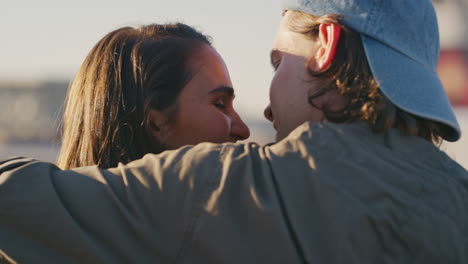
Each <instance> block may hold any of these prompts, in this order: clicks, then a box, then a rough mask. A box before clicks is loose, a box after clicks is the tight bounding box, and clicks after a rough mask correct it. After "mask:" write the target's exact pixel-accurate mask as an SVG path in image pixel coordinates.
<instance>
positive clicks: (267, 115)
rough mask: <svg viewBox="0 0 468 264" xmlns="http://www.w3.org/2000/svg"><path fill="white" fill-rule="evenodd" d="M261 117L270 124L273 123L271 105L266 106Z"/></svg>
mask: <svg viewBox="0 0 468 264" xmlns="http://www.w3.org/2000/svg"><path fill="white" fill-rule="evenodd" d="M263 115H264V116H265V118H266V119H268V120H270V121H271V122H273V120H274V118H273V112H272V111H271V105H268V106H267V107H266V108H265V111H263Z"/></svg>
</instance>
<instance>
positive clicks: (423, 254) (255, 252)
mask: <svg viewBox="0 0 468 264" xmlns="http://www.w3.org/2000/svg"><path fill="white" fill-rule="evenodd" d="M285 10H286V11H285V13H284V15H283V20H282V23H281V26H280V29H279V32H278V37H277V40H276V42H275V46H274V48H273V50H272V52H271V61H272V64H273V66H274V68H275V69H276V73H275V76H274V78H273V80H272V84H271V91H270V99H271V104H270V106H269V107H267V109H266V110H265V115H266V117H267V118H268V119H269V120H271V121H272V122H273V123H274V126H275V128H276V130H277V139H278V143H276V144H274V145H270V146H265V147H260V146H258V145H256V144H223V145H216V144H200V145H197V146H194V147H185V148H182V149H179V150H176V151H169V152H165V153H163V154H161V155H147V156H145V157H144V158H143V159H141V160H137V161H134V162H132V163H130V164H127V165H120V166H119V167H118V168H113V169H109V170H99V169H97V168H96V167H87V168H79V169H75V170H71V171H61V170H59V169H58V168H56V167H55V166H54V165H53V164H48V163H42V162H36V161H32V160H29V159H11V160H7V161H4V162H3V163H2V165H1V166H0V173H1V174H0V256H1V257H2V258H3V260H4V261H6V262H9V261H10V262H13V261H14V260H16V261H18V262H20V263H37V262H41V261H42V262H47V263H75V262H80V263H81V262H82V263H154V262H157V263H468V173H467V171H466V170H465V169H463V168H462V167H461V166H459V165H458V164H457V163H456V162H454V161H453V160H451V159H450V158H449V157H448V156H447V155H445V154H444V153H443V152H441V151H440V150H439V149H438V148H437V147H436V146H435V144H434V143H436V142H438V141H439V140H441V138H444V139H446V140H451V141H455V140H457V139H458V138H459V137H460V130H459V127H458V124H457V121H456V119H455V117H454V115H453V112H452V109H451V107H450V104H449V103H448V100H447V97H446V95H445V93H444V91H443V88H442V86H441V84H440V81H439V79H438V77H437V74H436V73H435V68H436V65H437V58H438V52H439V46H438V32H437V22H436V17H435V14H434V10H433V8H432V5H431V3H430V1H428V0H411V1H406V0H392V1H390V0H387V1H382V0H328V1H314V0H296V1H291V2H288V3H286V5H285ZM305 121H308V122H306V123H305V124H302V123H303V122H305ZM2 258H0V260H1V259H2Z"/></svg>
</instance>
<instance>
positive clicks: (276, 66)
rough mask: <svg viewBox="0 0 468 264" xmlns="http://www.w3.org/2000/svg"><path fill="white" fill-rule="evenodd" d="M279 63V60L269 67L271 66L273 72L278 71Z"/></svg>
mask: <svg viewBox="0 0 468 264" xmlns="http://www.w3.org/2000/svg"><path fill="white" fill-rule="evenodd" d="M280 63H281V61H280V60H277V61H274V62H273V63H272V64H271V65H272V66H273V71H276V70H278V67H279V65H280Z"/></svg>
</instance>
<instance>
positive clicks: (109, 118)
mask: <svg viewBox="0 0 468 264" xmlns="http://www.w3.org/2000/svg"><path fill="white" fill-rule="evenodd" d="M233 99H234V89H233V88H232V83H231V80H230V77H229V73H228V71H227V68H226V66H225V64H224V61H223V59H222V58H221V56H220V55H219V54H218V53H217V52H216V50H215V49H214V48H213V47H212V46H211V42H210V40H209V38H208V37H207V36H205V35H203V34H202V33H200V32H198V31H196V30H195V29H193V28H192V27H190V26H187V25H184V24H180V23H178V24H164V25H159V24H151V25H147V26H142V27H139V28H132V27H124V28H120V29H117V30H115V31H113V32H110V33H109V34H107V35H106V36H105V37H104V38H102V39H101V40H100V41H99V42H98V43H97V44H96V45H95V47H94V48H93V49H92V50H91V52H90V53H89V54H88V56H87V58H86V59H85V61H84V62H83V64H82V66H81V68H80V69H79V71H78V73H77V75H76V77H75V78H74V80H73V81H72V83H71V85H70V88H69V91H68V95H67V100H66V105H65V112H64V118H63V136H62V147H61V150H60V154H59V159H58V166H59V167H61V168H62V169H69V168H73V167H80V166H88V165H97V166H99V167H100V168H109V167H114V166H116V165H117V164H118V163H119V162H123V163H127V162H129V161H132V160H135V159H138V158H141V157H142V156H143V155H144V154H146V153H159V152H161V151H164V150H167V149H175V148H178V147H181V146H183V145H188V144H197V143H200V142H215V143H222V142H235V141H237V140H242V139H246V138H248V136H249V129H248V128H247V126H246V125H245V124H244V122H243V121H242V120H241V119H240V117H239V115H238V114H237V112H236V111H235V110H234V108H233V105H232V102H233Z"/></svg>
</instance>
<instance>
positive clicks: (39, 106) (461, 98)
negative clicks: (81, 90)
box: [0, 0, 468, 168]
mask: <svg viewBox="0 0 468 264" xmlns="http://www.w3.org/2000/svg"><path fill="white" fill-rule="evenodd" d="M51 1H52V0H51ZM46 2H47V1H46ZM49 2H50V1H49ZM205 2H207V3H208V0H206V1H201V2H200V3H201V4H200V3H199V4H200V5H203V3H205ZM270 2H271V1H270V0H268V1H266V0H265V1H263V0H259V1H258V2H256V4H249V5H250V6H251V9H253V10H251V13H249V11H248V10H244V9H243V8H244V5H245V4H246V3H243V2H242V1H239V2H238V3H237V4H236V3H231V4H233V5H238V6H232V7H226V6H223V5H219V6H215V7H216V8H218V10H217V11H216V12H217V13H216V12H215V11H213V12H214V14H215V15H214V16H215V18H213V19H214V20H216V19H218V17H216V15H219V18H223V19H224V21H225V23H226V25H224V26H223V27H222V28H220V29H218V28H214V27H213V28H210V27H211V26H212V24H213V22H212V21H209V20H201V19H202V18H199V17H196V16H195V15H194V16H193V17H190V16H191V14H188V13H187V14H182V16H184V17H187V18H188V19H190V20H187V21H183V22H186V23H189V24H194V23H193V22H191V21H196V23H199V24H201V25H203V28H202V29H209V30H208V31H207V32H208V33H209V34H211V35H212V36H213V37H214V40H215V46H216V48H217V49H218V50H219V51H220V53H221V54H222V55H223V56H224V58H225V60H226V62H227V64H228V67H229V69H230V71H231V75H232V77H233V82H234V84H235V85H236V84H237V86H238V87H247V88H243V89H241V88H236V89H237V95H238V96H237V99H236V100H237V102H236V107H237V108H238V110H239V112H240V114H241V116H242V117H243V118H244V119H245V121H246V123H247V124H248V125H249V127H250V128H251V135H252V136H251V138H250V139H249V141H255V142H259V143H261V144H265V143H269V142H272V141H273V137H274V131H273V128H272V126H271V124H270V123H269V122H267V121H266V120H264V119H263V117H262V114H261V109H263V107H265V106H266V104H267V101H268V83H269V78H270V77H271V72H268V71H269V69H268V70H265V69H267V68H269V67H270V66H269V65H268V50H269V48H270V45H271V43H272V40H273V38H274V33H275V30H276V26H277V22H279V20H280V15H278V14H279V13H280V10H279V5H272V4H271V3H270ZM433 2H434V5H435V7H436V11H437V15H438V18H439V25H440V37H441V56H440V63H439V68H438V71H439V74H440V77H441V79H442V82H443V84H444V87H445V88H446V90H447V93H448V95H449V98H450V100H451V102H452V104H453V106H454V109H455V112H456V115H457V117H458V120H459V122H460V125H461V127H462V132H463V135H462V139H461V140H460V141H458V142H456V143H448V142H444V143H443V145H442V146H441V148H442V149H443V150H444V151H446V152H447V153H448V154H449V155H450V156H451V157H452V158H454V159H455V160H457V161H458V162H459V163H461V164H462V165H463V166H464V167H465V168H468V135H467V133H468V26H467V24H468V19H467V17H468V0H434V1H433ZM159 3H161V1H159ZM213 3H215V2H214V1H213ZM249 3H250V2H249ZM206 5H207V6H209V5H208V4H206ZM210 5H211V6H212V5H213V4H210ZM255 5H258V6H255ZM265 6H268V8H269V10H265ZM34 8H36V9H37V10H41V6H38V7H34ZM223 8H224V9H225V8H230V9H235V8H238V9H237V10H235V12H234V14H233V15H232V16H233V17H232V18H230V17H229V15H227V14H218V13H219V12H221V11H220V10H223ZM146 9H148V8H146ZM18 10H19V9H18ZM137 11H138V10H137ZM241 11H242V12H243V15H244V16H245V17H244V20H245V21H244V22H243V24H242V23H238V24H236V23H235V22H234V21H237V20H238V17H237V15H238V14H239V12H241ZM41 12H43V13H44V12H45V11H44V9H43V10H42V11H41ZM125 12H131V11H130V10H126V11H125ZM141 12H143V11H141ZM165 12H166V13H167V12H168V13H170V11H168V10H165ZM180 12H182V11H180V10H177V14H180ZM274 12H277V13H278V14H277V13H274ZM263 13H265V19H264V20H262V21H263V22H262V21H260V20H259V19H258V16H259V15H261V14H263ZM270 13H271V14H270ZM236 14H237V15H236ZM268 14H270V15H268ZM0 15H2V14H1V11H0ZM136 15H138V14H136ZM141 15H142V16H144V14H141ZM169 16H172V15H171V14H169ZM203 19H206V18H203ZM229 19H232V21H231V22H230V20H229ZM208 21H209V22H208ZM272 21H274V22H272ZM0 22H2V21H1V19H0ZM122 22H125V21H122ZM122 22H121V23H122ZM156 22H157V21H156ZM163 22H165V21H163ZM12 23H13V24H12V26H13V27H14V26H15V25H14V22H12ZM32 23H34V22H32ZM262 23H263V24H262ZM255 25H257V27H255ZM230 26H232V28H231V29H230V30H226V28H228V29H229V27H230ZM83 27H84V26H83ZM235 29H238V31H235ZM44 30H46V29H44ZM107 31H110V30H104V31H103V32H101V33H102V34H101V36H102V35H104V34H105V33H107ZM218 31H219V32H222V33H219V34H218V33H217V32H218ZM226 32H228V35H226V34H227V33H226ZM222 34H224V35H222ZM262 34H263V35H262ZM101 36H96V39H94V40H93V39H90V40H88V41H89V43H90V44H89V45H91V44H94V43H95V41H97V40H98V39H99V38H100V37H101ZM240 38H245V39H255V40H256V42H255V43H256V44H255V45H257V46H252V45H254V44H250V43H248V42H247V43H245V41H240V40H239V39H240ZM37 41H39V40H37ZM233 41H238V43H239V44H238V45H233V44H232V43H234V42H233ZM1 45H2V44H0V48H2V46H1ZM14 45H15V44H12V46H14ZM29 45H34V39H31V43H29ZM89 45H88V46H89ZM243 45H244V46H243ZM234 49H235V50H236V52H238V53H234V51H233V50H234ZM88 50H89V49H88ZM88 50H86V51H85V53H86V52H87V51H88ZM259 50H261V52H263V53H264V54H263V53H262V54H260V55H258V53H259V52H258V51H259ZM16 52H18V51H16ZM239 52H240V54H242V56H244V57H242V56H241V55H239ZM249 52H251V53H249ZM13 53H14V52H13ZM5 54H6V53H5ZM0 56H1V53H0ZM3 56H6V55H3ZM70 57H72V56H71V55H70ZM242 58H244V59H242ZM246 58H252V60H256V61H262V62H261V63H260V62H258V63H257V62H255V63H257V64H258V66H257V65H254V64H255V63H254V62H252V63H249V65H250V66H252V67H249V65H246V64H247V63H246V61H245V59H246ZM75 59H76V58H70V60H75ZM2 63H5V60H2V58H1V57H0V66H2V67H0V71H2V70H1V69H7V68H8V65H2ZM35 63H38V62H35ZM39 63H40V62H39ZM44 63H45V61H44ZM75 63H77V62H75ZM24 67H25V69H26V65H25V66H24ZM74 69H75V70H76V69H77V66H76V64H75V65H74ZM3 71H5V70H3ZM65 72H67V71H65ZM252 72H257V73H258V74H253V73H252ZM0 73H1V72H0ZM29 74H30V73H29V72H28V71H26V70H25V73H24V74H23V73H22V72H21V69H19V70H18V69H17V70H16V73H15V74H5V73H4V74H0V159H3V158H7V157H11V156H29V157H34V158H37V159H41V160H46V161H52V162H54V161H55V159H56V156H57V153H58V150H59V147H60V145H59V142H60V124H61V123H60V120H61V113H62V108H63V103H64V99H65V95H66V89H67V87H68V84H69V80H70V79H71V78H72V74H70V73H69V72H68V73H65V74H64V73H63V72H61V73H57V74H48V75H44V76H45V77H44V76H41V75H39V77H38V75H37V74H35V76H32V77H31V76H29ZM51 76H53V77H51ZM260 80H261V81H260ZM252 87H253V88H255V91H256V94H252V93H253V90H252V89H251V88H252ZM257 87H262V88H261V89H260V88H258V89H257ZM259 90H260V91H259ZM252 98H254V99H252ZM255 98H261V99H255ZM238 106H239V107H238Z"/></svg>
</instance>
